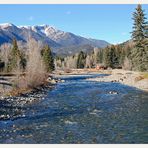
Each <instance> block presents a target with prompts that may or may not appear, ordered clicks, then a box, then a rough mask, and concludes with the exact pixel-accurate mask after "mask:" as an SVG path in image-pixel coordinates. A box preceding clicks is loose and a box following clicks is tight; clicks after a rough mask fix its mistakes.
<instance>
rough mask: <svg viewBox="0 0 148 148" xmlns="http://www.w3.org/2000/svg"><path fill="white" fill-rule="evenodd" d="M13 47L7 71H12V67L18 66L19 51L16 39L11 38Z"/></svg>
mask: <svg viewBox="0 0 148 148" xmlns="http://www.w3.org/2000/svg"><path fill="white" fill-rule="evenodd" d="M12 44H13V47H12V50H11V53H10V59H9V63H8V71H12V70H13V69H16V68H17V67H18V66H19V63H20V51H19V49H18V45H17V41H16V39H13V43H12Z"/></svg>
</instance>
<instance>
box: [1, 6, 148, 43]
mask: <svg viewBox="0 0 148 148" xmlns="http://www.w3.org/2000/svg"><path fill="white" fill-rule="evenodd" d="M135 7H136V5H113V4H112V5H0V23H13V24H15V25H41V24H49V25H52V26H55V27H56V28H58V29H61V30H64V31H68V32H72V33H75V34H77V35H81V36H84V37H88V38H89V37H90V38H95V39H102V40H106V41H108V42H110V43H114V44H115V43H120V42H123V41H126V40H128V39H130V36H131V34H130V32H131V31H132V23H133V21H132V19H131V17H132V13H133V11H135ZM143 9H145V13H146V16H147V18H148V5H143Z"/></svg>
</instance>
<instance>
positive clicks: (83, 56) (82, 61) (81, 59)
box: [77, 51, 86, 68]
mask: <svg viewBox="0 0 148 148" xmlns="http://www.w3.org/2000/svg"><path fill="white" fill-rule="evenodd" d="M85 61H86V54H85V53H84V52H83V51H81V52H80V53H79V55H78V60H77V68H84V67H85Z"/></svg>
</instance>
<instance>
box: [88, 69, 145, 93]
mask: <svg viewBox="0 0 148 148" xmlns="http://www.w3.org/2000/svg"><path fill="white" fill-rule="evenodd" d="M98 73H99V71H98ZM100 74H109V76H101V77H96V78H88V79H87V80H89V81H97V82H112V83H121V84H124V85H127V86H131V87H135V88H138V89H140V90H143V91H146V92H148V78H144V76H143V73H140V72H135V71H126V70H122V69H114V70H101V71H100Z"/></svg>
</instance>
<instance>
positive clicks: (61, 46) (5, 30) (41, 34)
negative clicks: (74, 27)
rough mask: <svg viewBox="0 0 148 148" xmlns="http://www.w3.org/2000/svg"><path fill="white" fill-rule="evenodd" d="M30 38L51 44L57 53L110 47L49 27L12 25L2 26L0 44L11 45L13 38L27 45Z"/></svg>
mask: <svg viewBox="0 0 148 148" xmlns="http://www.w3.org/2000/svg"><path fill="white" fill-rule="evenodd" d="M29 37H32V38H34V39H35V40H38V41H42V42H43V43H47V44H49V46H50V47H52V48H53V50H55V52H59V51H60V52H61V51H63V50H68V48H72V49H74V48H75V47H76V48H78V47H81V48H83V46H85V47H86V45H87V46H91V47H100V48H103V47H106V46H107V45H109V43H108V42H106V41H103V40H96V39H88V38H84V37H81V36H78V35H75V34H73V33H70V32H64V31H61V30H59V29H56V28H55V27H53V26H49V25H38V26H15V25H14V24H10V23H5V24H0V44H3V43H5V42H8V43H11V42H12V39H13V38H16V39H17V40H18V41H22V42H24V43H25V42H27V40H28V38H29ZM82 50H83V49H82ZM64 52H65V51H64ZM67 52H68V51H67ZM71 52H72V51H71Z"/></svg>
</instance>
